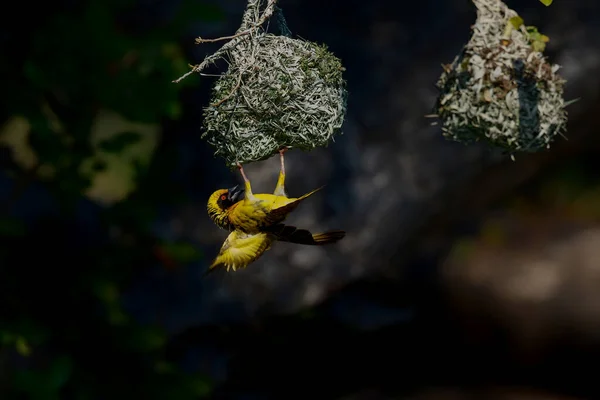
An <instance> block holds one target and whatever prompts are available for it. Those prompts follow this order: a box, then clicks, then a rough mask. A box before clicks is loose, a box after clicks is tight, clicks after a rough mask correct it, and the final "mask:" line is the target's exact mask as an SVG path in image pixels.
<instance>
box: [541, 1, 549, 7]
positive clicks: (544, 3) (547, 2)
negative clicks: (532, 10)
mask: <svg viewBox="0 0 600 400" xmlns="http://www.w3.org/2000/svg"><path fill="white" fill-rule="evenodd" d="M540 1H541V2H542V4H543V5H545V6H546V7H548V6H549V5H550V4H552V0H540Z"/></svg>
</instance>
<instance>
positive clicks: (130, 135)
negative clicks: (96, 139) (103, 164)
mask: <svg viewBox="0 0 600 400" xmlns="http://www.w3.org/2000/svg"><path fill="white" fill-rule="evenodd" d="M140 140H141V135H140V134H139V133H138V132H132V131H126V132H121V133H119V134H116V135H114V136H113V137H111V138H109V139H105V140H103V141H101V142H100V143H99V144H98V146H99V147H100V149H102V150H104V151H106V152H107V153H115V154H119V153H121V152H122V151H123V150H125V148H127V147H128V146H130V145H132V144H135V143H137V142H139V141H140Z"/></svg>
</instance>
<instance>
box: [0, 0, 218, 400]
mask: <svg viewBox="0 0 600 400" xmlns="http://www.w3.org/2000/svg"><path fill="white" fill-rule="evenodd" d="M19 7H22V10H21V11H22V13H17V14H22V15H31V20H28V21H27V22H24V21H21V20H18V21H17V19H16V18H15V21H8V22H7V23H6V24H4V25H3V27H1V28H0V46H1V47H2V50H3V54H10V55H11V56H10V59H9V60H6V59H5V61H4V62H3V63H0V74H1V75H2V76H3V77H4V78H5V79H3V99H4V101H3V103H2V105H3V107H2V108H1V109H0V124H1V125H2V128H1V129H0V150H2V157H1V158H0V160H1V161H2V175H4V178H5V179H10V181H11V182H12V187H11V188H10V190H9V192H8V193H5V194H4V195H3V197H2V201H1V204H0V207H2V208H1V213H0V236H1V240H2V245H1V246H0V304H1V306H0V307H1V308H2V314H1V317H0V398H2V399H40V400H41V399H44V400H45V399H82V400H83V399H131V398H144V399H174V400H178V399H182V400H183V399H196V398H201V397H204V396H206V395H207V394H209V393H210V391H211V385H210V380H209V379H208V378H207V377H205V376H199V375H198V374H192V373H186V372H183V371H182V370H181V369H180V368H179V367H178V366H177V360H172V359H170V358H169V355H168V352H167V351H166V345H167V335H166V332H164V331H163V329H162V328H161V326H160V323H159V321H157V323H156V324H154V325H152V326H145V325H141V324H139V323H137V322H136V321H135V320H133V319H132V318H131V317H130V316H129V315H128V314H127V313H126V312H125V311H124V309H123V307H122V304H121V303H122V302H121V293H122V291H123V290H124V288H126V287H127V285H128V284H129V283H130V282H131V279H132V277H133V276H134V275H135V274H136V273H139V271H140V269H143V268H148V267H150V266H153V265H163V266H165V267H167V268H175V267H178V266H180V265H181V264H185V263H188V262H191V261H194V260H198V259H199V258H200V257H201V255H200V254H199V252H198V250H197V249H196V248H195V247H194V246H193V245H190V244H187V243H172V242H166V241H163V240H160V239H157V238H155V237H154V236H153V234H152V233H151V229H150V226H151V223H152V222H153V221H154V220H155V218H156V216H157V210H158V208H159V207H163V206H165V205H169V204H174V203H176V202H178V201H180V200H182V199H185V196H184V192H183V189H182V188H181V187H180V186H179V185H178V183H177V182H176V181H174V180H173V179H172V174H173V166H174V165H175V160H176V157H177V149H176V146H175V145H173V141H172V140H171V139H169V138H168V137H163V136H162V135H161V131H162V126H163V124H164V123H165V122H167V121H176V120H177V119H179V118H180V116H181V113H182V107H181V102H180V93H179V92H180V89H181V88H182V86H183V85H185V84H186V83H185V82H184V83H182V84H179V85H175V84H173V83H172V80H173V79H175V78H176V77H178V76H180V75H181V74H182V73H184V72H186V71H187V70H188V66H187V63H186V61H185V56H184V54H183V50H182V49H181V48H180V45H179V41H181V36H182V35H183V33H184V30H185V29H186V28H187V27H189V26H190V24H191V23H192V22H201V21H214V20H216V19H219V18H221V15H220V13H219V10H218V9H215V8H214V7H211V6H208V5H206V4H203V3H202V2H201V1H194V0H183V2H182V3H181V4H180V5H179V6H177V14H176V15H174V16H173V17H172V18H169V22H164V21H163V22H160V23H154V24H153V26H152V27H147V26H146V27H144V26H142V25H143V23H140V18H137V17H138V14H140V13H142V12H143V11H147V10H144V7H148V5H145V6H140V5H136V4H134V2H132V1H122V0H119V1H117V0H109V1H106V0H102V1H100V0H88V1H84V2H75V3H74V2H70V1H67V0H65V1H64V2H61V1H59V2H55V3H52V4H44V5H41V6H40V8H37V9H35V13H34V14H31V13H30V12H29V11H31V10H28V9H27V7H31V6H26V5H25V4H20V5H19ZM152 7H159V6H157V5H156V4H153V5H152ZM15 15H16V14H15ZM140 26H142V28H144V29H141V28H140ZM189 82H192V80H188V81H187V83H189ZM32 185H37V186H38V187H42V189H43V190H44V191H46V192H48V193H50V195H51V196H50V199H51V200H48V199H45V200H39V202H43V201H45V202H54V203H55V204H57V205H58V212H57V213H54V214H53V213H48V214H47V215H43V216H41V217H38V218H37V219H35V220H34V221H33V222H32V221H30V220H27V221H26V220H25V217H24V216H23V215H21V214H19V213H17V212H15V208H16V206H17V205H19V203H20V202H21V201H22V198H23V194H24V193H25V192H26V191H27V189H28V188H29V187H31V186H32ZM93 203H96V206H94V205H93ZM86 204H88V205H89V206H86ZM86 207H87V208H86ZM94 207H95V208H94ZM82 208H83V209H85V210H87V211H86V212H87V213H89V214H90V215H88V216H86V217H84V219H85V218H87V219H85V221H83V222H82V217H81V214H80V213H81V210H82ZM90 210H92V211H90Z"/></svg>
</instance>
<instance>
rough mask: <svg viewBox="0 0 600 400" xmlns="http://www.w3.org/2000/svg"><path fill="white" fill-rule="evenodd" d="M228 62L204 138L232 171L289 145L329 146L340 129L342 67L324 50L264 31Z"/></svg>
mask: <svg viewBox="0 0 600 400" xmlns="http://www.w3.org/2000/svg"><path fill="white" fill-rule="evenodd" d="M227 58H228V62H229V68H228V70H227V71H226V72H225V73H224V74H223V75H221V76H220V77H219V78H218V80H217V82H216V83H215V85H214V87H213V93H212V99H211V103H210V105H209V106H208V107H206V108H205V109H204V132H203V138H205V139H206V140H207V141H208V142H209V143H210V144H211V145H212V146H213V147H214V148H215V155H218V156H221V157H223V158H224V159H225V161H226V163H227V164H228V165H229V166H234V165H236V163H237V162H241V163H248V162H254V161H260V160H264V159H266V158H269V157H271V156H272V155H274V154H276V153H277V152H278V150H279V149H280V148H282V147H284V146H287V147H290V148H298V149H302V150H307V151H308V150H312V149H314V148H315V147H322V146H327V144H328V142H329V141H330V140H331V139H332V138H333V136H334V135H335V134H336V133H339V132H340V131H341V127H342V124H343V122H344V117H345V113H346V101H347V91H346V82H345V80H344V78H343V75H342V74H343V71H344V68H343V67H342V63H341V61H340V60H339V59H338V58H337V57H336V56H335V55H334V54H332V53H331V52H329V51H328V49H327V47H326V46H323V45H318V44H315V43H312V42H309V41H305V40H300V39H294V38H290V37H287V36H279V35H274V34H270V33H264V32H262V31H261V32H258V33H257V34H254V35H247V36H246V37H245V38H243V39H242V40H240V41H239V42H238V43H237V45H236V46H235V47H233V48H232V49H230V50H229V57H227Z"/></svg>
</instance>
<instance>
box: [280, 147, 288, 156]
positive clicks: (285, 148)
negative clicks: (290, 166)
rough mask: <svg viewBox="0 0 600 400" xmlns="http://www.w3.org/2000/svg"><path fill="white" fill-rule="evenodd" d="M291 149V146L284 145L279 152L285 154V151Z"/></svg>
mask: <svg viewBox="0 0 600 400" xmlns="http://www.w3.org/2000/svg"><path fill="white" fill-rule="evenodd" d="M289 149H290V148H289V146H283V147H282V148H280V149H279V154H281V155H283V153H285V152H286V151H288V150H289Z"/></svg>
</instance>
